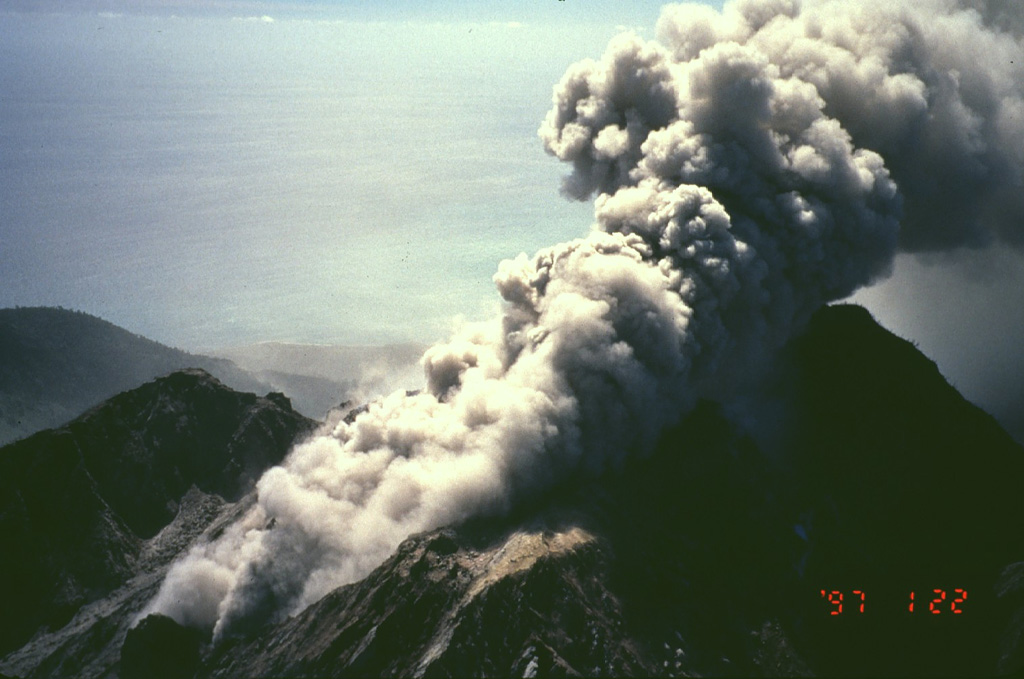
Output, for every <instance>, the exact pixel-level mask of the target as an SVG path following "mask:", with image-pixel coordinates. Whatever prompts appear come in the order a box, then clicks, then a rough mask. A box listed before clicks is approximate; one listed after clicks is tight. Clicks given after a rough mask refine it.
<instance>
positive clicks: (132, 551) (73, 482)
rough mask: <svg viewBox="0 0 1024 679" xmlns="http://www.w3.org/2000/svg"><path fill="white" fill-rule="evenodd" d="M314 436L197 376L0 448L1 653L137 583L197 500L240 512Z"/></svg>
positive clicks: (286, 413) (304, 425)
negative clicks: (241, 503) (301, 440)
mask: <svg viewBox="0 0 1024 679" xmlns="http://www.w3.org/2000/svg"><path fill="white" fill-rule="evenodd" d="M314 426H315V423H314V422H312V421H311V420H308V419H306V418H304V417H302V416H301V415H299V414H298V413H296V412H295V411H294V410H292V408H291V406H290V404H289V403H288V401H287V399H286V398H284V397H283V396H282V395H280V394H269V395H268V396H266V397H258V396H256V395H254V394H242V393H239V392H235V391H232V390H229V389H227V388H226V387H225V386H224V385H223V384H221V383H220V382H219V381H217V380H216V379H215V378H213V377H212V376H210V375H209V374H208V373H206V372H204V371H201V370H198V369H193V370H187V371H182V372H177V373H172V374H171V375H168V376H166V377H162V378H158V379H156V380H154V381H152V382H148V383H146V384H144V385H142V386H140V387H138V388H136V389H134V390H131V391H128V392H125V393H122V394H120V395H118V396H115V397H114V398H112V399H109V400H108V401H106V402H104V403H103V404H100V405H99V406H96V407H94V408H92V409H90V410H88V411H87V412H86V413H84V414H83V415H81V416H80V417H78V418H76V419H75V420H72V421H71V422H69V423H67V424H66V425H64V426H62V427H60V428H57V429H52V430H45V431H43V432H39V433H37V434H34V435H32V436H29V437H27V438H25V439H21V440H19V441H16V442H14V443H11V444H9V445H7V446H4V447H2V448H0V535H2V536H3V537H4V546H5V549H4V557H3V558H0V598H2V599H3V600H4V601H5V610H6V614H5V616H4V623H3V625H2V626H0V653H4V652H7V651H10V650H13V649H14V648H17V647H18V646H20V645H21V644H23V643H24V642H25V641H27V640H28V638H29V637H30V636H31V635H32V634H33V633H35V631H36V630H38V629H39V628H42V627H48V628H49V629H51V630H53V629H58V628H60V627H61V626H63V625H64V624H66V623H67V622H68V621H69V620H70V619H71V617H72V616H73V615H74V614H75V613H76V612H77V611H78V610H79V609H80V608H81V607H82V606H84V605H86V604H88V603H90V602H92V601H96V600H98V599H100V598H103V597H104V596H106V595H107V594H109V593H110V592H112V591H114V590H115V589H117V588H118V587H119V586H120V585H122V584H123V583H124V582H126V581H127V580H129V579H131V578H132V577H133V576H134V575H135V574H136V572H137V568H138V567H139V565H140V564H142V563H145V562H146V560H147V559H150V560H151V558H152V555H150V556H147V549H148V546H149V545H150V543H151V542H152V540H153V539H154V538H156V537H157V536H158V535H159V534H160V533H161V531H162V530H163V529H164V528H166V526H168V525H170V524H171V523H173V522H174V520H175V517H176V516H177V515H178V514H179V513H180V510H181V507H182V503H183V501H184V499H185V498H186V496H188V494H189V491H190V489H195V490H196V492H198V493H200V494H201V495H202V496H203V497H213V496H217V497H220V498H222V499H221V502H222V503H223V502H224V501H228V502H237V501H238V500H240V499H241V498H242V496H243V495H244V493H246V492H248V491H249V490H251V488H252V486H253V485H254V483H255V481H256V479H258V478H259V475H260V473H262V471H263V470H265V469H266V468H267V467H269V466H271V465H272V464H276V463H277V462H280V460H281V459H282V458H283V457H284V455H285V453H286V452H287V451H288V449H289V448H290V446H291V443H292V441H293V440H294V439H295V437H296V436H298V435H300V434H302V433H308V432H309V431H311V430H312V429H313V427H314ZM190 502H192V503H195V502H200V500H199V499H197V498H192V499H191V500H190ZM200 504H201V502H200ZM150 551H152V550H150ZM157 551H158V552H159V551H160V550H157ZM163 551H166V549H164V550H163Z"/></svg>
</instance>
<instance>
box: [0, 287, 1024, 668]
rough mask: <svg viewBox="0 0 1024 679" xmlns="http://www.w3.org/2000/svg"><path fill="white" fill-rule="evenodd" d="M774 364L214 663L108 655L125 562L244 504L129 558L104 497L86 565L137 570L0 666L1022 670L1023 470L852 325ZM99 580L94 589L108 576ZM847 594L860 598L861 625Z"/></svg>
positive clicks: (128, 608) (900, 347) (863, 322)
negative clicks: (660, 431) (747, 387)
mask: <svg viewBox="0 0 1024 679" xmlns="http://www.w3.org/2000/svg"><path fill="white" fill-rule="evenodd" d="M776 368H777V369H776V370H775V371H774V373H773V375H772V376H771V377H770V378H769V379H768V380H767V381H766V382H765V383H764V384H762V385H761V386H760V387H759V390H758V393H756V394H748V395H747V396H746V397H745V398H744V399H742V400H737V401H736V402H735V403H730V404H727V405H724V406H723V405H719V404H714V403H702V404H700V405H699V406H698V408H697V409H696V410H695V411H694V412H692V413H691V414H690V415H688V416H687V417H686V418H685V419H684V420H683V421H682V422H681V423H680V424H679V425H678V426H677V427H675V428H673V429H672V430H670V431H668V432H666V433H665V434H664V436H663V437H662V439H661V441H660V443H659V445H658V447H657V450H656V451H655V452H654V453H653V454H652V455H651V456H650V457H648V458H646V459H643V460H632V461H631V462H630V463H628V464H627V465H626V466H625V468H624V469H623V470H620V471H618V472H615V473H609V474H607V475H606V476H605V477H602V478H599V479H589V480H588V479H576V480H574V481H573V482H571V483H568V484H564V485H563V486H561V487H559V488H556V489H553V490H552V491H550V492H548V493H547V494H545V495H543V496H540V497H535V498H533V499H532V500H531V501H530V502H529V503H526V504H521V505H520V506H519V507H518V508H517V509H516V510H515V512H514V513H513V514H512V515H509V516H506V517H501V518H489V519H474V520H470V521H468V522H465V523H463V524H461V525H457V526H450V527H446V528H442V529H439V530H437V531H432V532H428V533H426V534H422V535H418V536H413V537H411V538H410V539H409V540H407V541H406V542H404V543H403V544H402V545H401V546H400V547H399V549H398V550H397V552H396V554H395V555H394V556H393V557H392V558H391V559H389V560H388V561H387V562H386V563H384V564H383V565H382V566H381V567H380V568H378V569H377V570H376V571H374V572H373V573H372V574H371V575H370V576H369V577H367V578H366V579H364V580H363V581H361V582H357V583H353V584H351V585H348V586H346V587H342V588H339V589H337V590H335V591H334V592H332V593H331V594H329V595H328V596H327V597H325V598H324V599H322V600H321V601H319V602H317V603H316V604H314V605H312V606H311V607H309V608H308V609H306V610H305V611H303V612H302V613H300V614H298V615H296V616H295V617H293V618H291V619H288V620H286V621H284V622H282V623H280V624H276V625H269V626H265V627H263V628H259V629H251V630H248V631H247V632H246V634H245V636H242V637H235V638H231V639H227V640H225V641H224V642H223V643H221V644H219V645H218V646H216V647H213V648H211V647H208V646H207V645H205V642H204V641H203V639H202V638H201V636H199V635H196V634H192V633H189V632H188V631H187V630H183V629H181V628H180V627H179V626H177V624H176V623H174V622H173V621H170V620H168V619H161V618H150V619H148V621H143V623H142V624H140V625H139V626H138V627H137V628H136V629H135V630H133V631H131V632H128V633H127V635H126V631H127V626H128V624H129V623H130V621H131V620H132V619H133V617H134V615H136V614H137V613H138V612H139V611H141V610H142V609H143V607H144V605H145V601H147V600H148V599H149V597H151V596H152V595H153V594H155V592H156V588H157V587H158V585H159V575H160V574H161V573H162V572H163V571H160V570H159V569H155V570H152V571H146V568H151V566H145V567H142V566H139V565H137V564H143V563H151V562H150V561H147V558H149V557H147V556H146V555H147V554H148V555H152V554H155V553H159V554H162V555H163V556H162V557H161V559H160V560H159V562H160V563H162V564H166V563H167V562H168V560H169V559H170V558H172V557H173V555H174V554H177V553H181V549H183V548H184V547H182V546H181V545H187V544H189V543H190V541H191V540H194V539H195V536H196V535H197V534H198V533H197V532H196V530H195V529H194V528H184V527H181V526H184V525H185V524H189V523H190V522H191V523H194V524H196V525H199V526H201V527H205V526H209V528H208V529H207V530H219V529H218V528H216V527H217V526H222V525H223V524H224V522H226V521H229V520H230V517H231V516H232V515H233V516H239V515H240V514H241V512H242V511H244V507H245V505H246V502H248V501H251V495H250V496H248V498H249V499H248V500H245V499H243V501H242V502H239V503H238V505H236V506H235V507H234V508H230V507H229V508H226V509H225V510H224V511H227V512H234V513H233V514H225V513H224V511H220V510H219V509H218V507H219V505H216V503H213V504H210V503H209V502H208V500H207V499H206V498H209V497H211V496H207V495H203V493H202V492H201V491H199V490H198V489H195V490H193V491H190V492H189V494H188V495H187V496H186V499H183V500H182V501H181V507H182V509H181V511H180V512H179V513H178V516H177V518H176V519H175V520H174V522H173V523H172V524H171V525H170V526H168V527H165V528H164V529H163V531H162V532H161V533H159V534H158V535H157V536H156V537H154V538H152V539H150V540H149V541H142V540H141V539H140V538H139V536H138V534H137V533H135V532H134V531H135V529H133V528H131V527H130V526H129V524H128V523H127V518H126V517H122V516H121V515H120V514H117V513H115V512H114V510H113V509H111V507H114V506H115V504H116V503H117V502H127V501H128V500H130V499H131V498H125V499H122V500H117V501H115V500H113V499H111V500H109V501H108V500H106V499H103V502H104V503H106V504H105V505H102V506H101V509H102V508H103V507H105V508H106V509H104V510H103V511H107V512H109V513H110V515H111V516H112V517H113V518H112V519H111V520H112V521H115V524H110V525H113V527H112V528H109V530H105V532H102V534H101V536H100V537H101V538H102V539H103V540H106V542H105V543H104V542H102V541H98V542H97V543H96V544H112V545H114V546H115V547H113V548H111V549H116V546H117V545H118V544H120V543H118V539H119V538H120V537H123V538H124V540H127V541H128V542H129V543H132V541H134V544H136V545H142V546H141V547H136V548H135V549H136V551H137V552H138V553H140V556H138V557H135V561H134V562H133V561H132V559H131V558H125V559H124V563H126V564H127V565H128V569H129V571H130V570H131V569H132V568H135V569H136V571H135V572H136V575H135V576H134V577H133V578H132V580H131V581H129V582H128V583H127V584H125V585H123V586H122V587H121V588H119V589H117V590H115V591H114V592H113V593H112V594H111V595H109V596H108V597H106V598H103V599H99V600H97V601H94V602H93V603H92V604H89V605H88V606H85V607H83V608H82V609H81V610H80V611H79V613H78V614H77V615H76V616H75V618H74V620H72V623H71V624H70V625H69V626H68V627H67V628H66V629H65V630H62V631H61V632H60V633H55V634H53V635H49V636H47V635H43V636H41V637H37V639H35V640H33V642H31V643H30V644H28V645H27V646H25V647H24V648H23V649H21V650H19V651H17V652H16V653H14V654H12V655H10V656H8V657H7V658H4V659H3V661H0V667H3V671H5V672H8V673H11V672H14V673H16V674H21V675H25V674H27V673H29V672H32V676H40V677H42V676H67V675H69V674H75V675H80V676H114V675H116V674H117V673H118V672H120V673H121V676H124V677H132V676H154V672H156V671H160V672H163V673H164V674H165V675H167V676H171V675H173V674H174V672H180V673H181V674H180V675H179V676H193V675H195V676H200V677H205V676H216V677H249V676H282V675H284V676H394V675H402V676H406V675H415V676H466V675H498V676H510V675H513V674H514V675H516V676H547V675H560V676H566V675H570V676H571V675H584V676H597V675H606V676H607V675H611V676H621V675H644V676H651V675H654V676H683V675H691V676H692V675H704V676H709V675H710V676H717V675H730V676H737V675H739V676H754V675H768V676H780V675H808V674H824V675H829V676H834V675H847V676H870V675H874V676H879V675H881V676H894V675H914V676H921V675H926V676H928V675H933V676H943V675H947V676H948V675H957V676H960V675H990V674H992V673H994V672H996V671H997V670H998V671H1001V672H1011V671H1014V670H1020V669H1021V668H1022V667H1024V650H1022V647H1024V645H1022V644H1021V643H1020V641H1019V639H1020V638H1022V635H1021V630H1022V629H1024V622H1022V621H1024V597H1022V595H1021V591H1024V587H1022V586H1021V584H1020V583H1021V581H1024V578H1021V577H1020V573H1021V572H1022V564H1021V562H1024V532H1021V531H1020V526H1022V525H1024V507H1022V504H1024V503H1021V502H1020V501H1019V500H1018V496H1019V493H1017V494H1015V493H1014V492H1013V490H1014V488H1015V486H1016V485H1019V479H1020V478H1021V477H1022V476H1021V474H1022V472H1024V451H1022V449H1021V448H1020V447H1019V446H1017V445H1015V444H1014V443H1013V441H1012V440H1010V439H1009V437H1007V436H1006V434H1005V433H1004V432H1002V430H1001V429H1000V428H999V427H998V425H997V424H996V423H995V421H994V420H993V419H992V418H990V417H988V416H987V415H985V414H984V413H983V412H981V411H980V410H978V409H977V408H975V407H974V406H973V405H971V404H970V403H968V402H966V401H965V400H964V399H963V398H961V397H960V395H959V394H957V393H956V391H955V390H954V389H952V388H951V387H950V386H949V385H948V384H947V383H946V382H945V380H944V379H943V378H942V376H941V375H940V374H939V373H938V371H937V370H936V369H935V366H934V364H933V363H931V361H929V360H928V359H927V358H925V357H923V356H921V355H920V354H919V353H918V352H917V351H916V350H915V349H914V347H913V346H912V345H911V344H909V343H907V342H905V341H903V340H901V339H899V338H897V337H895V336H893V335H892V334H890V333H888V332H887V331H885V330H884V329H882V328H880V327H878V326H877V325H876V324H875V323H874V321H873V320H872V319H871V317H870V316H869V315H868V314H867V313H866V312H864V311H863V310H860V309H857V308H852V307H843V306H839V307H833V308H828V309H824V310H822V311H821V312H820V313H818V314H817V315H816V316H815V317H814V318H813V319H812V321H811V323H810V326H809V327H808V329H807V331H806V333H805V334H804V335H802V336H801V337H800V338H797V339H796V340H794V341H793V342H792V343H791V345H790V346H789V347H788V348H787V349H786V350H785V351H784V352H783V354H782V355H781V356H780V357H779V361H778V364H777V366H776ZM202 394H203V390H202V389H199V390H197V391H196V392H195V393H193V394H192V395H190V396H189V400H191V399H198V400H199V402H202V398H203V395H202ZM147 403H148V401H147ZM211 407H213V406H211V405H210V404H206V405H203V406H202V407H200V408H194V409H190V408H189V406H186V405H183V404H179V405H178V406H175V407H174V408H171V409H169V410H167V411H166V412H167V413H168V416H167V418H165V420H163V421H164V422H166V423H167V427H169V429H167V428H162V429H161V432H163V433H161V434H160V435H158V436H151V437H148V438H147V437H145V436H143V437H138V438H133V439H132V441H134V442H135V443H132V444H131V445H129V446H127V449H129V450H136V448H133V446H136V445H137V446H138V448H137V452H136V453H133V454H131V455H128V454H121V453H117V454H114V455H113V457H111V458H110V459H118V455H122V456H123V457H126V458H127V461H123V462H122V463H121V464H119V465H118V464H110V463H109V462H108V463H107V464H108V467H109V468H107V469H106V471H104V472H102V473H100V472H97V475H96V476H95V477H92V476H90V478H91V479H92V483H93V486H94V487H95V488H96V489H97V491H96V492H97V493H99V492H100V489H102V488H104V487H105V486H106V484H107V483H110V482H111V481H110V479H111V478H114V477H116V476H117V475H116V473H115V472H116V470H120V469H122V468H130V467H131V460H132V459H135V458H136V456H138V457H139V458H140V459H148V458H146V457H145V456H146V455H147V454H148V453H146V452H144V451H147V450H149V449H150V447H152V446H154V445H157V446H159V442H161V441H164V440H169V439H173V436H172V435H171V434H170V433H169V431H170V430H173V429H174V426H177V424H175V423H178V424H180V425H181V426H186V424H185V423H188V422H190V421H192V420H193V419H194V418H197V417H201V416H202V413H204V412H207V411H209V410H210V409H211ZM157 411H159V412H161V413H163V412H164V411H163V410H160V409H157ZM134 412H137V413H138V419H137V420H136V419H133V415H131V413H134ZM145 412H147V411H146V409H145V406H144V405H143V404H129V403H128V402H125V404H124V405H123V410H122V411H120V414H119V415H117V417H119V418H122V419H124V420H125V421H129V422H135V423H137V422H141V421H144V420H147V419H149V416H144V415H143V414H144V413H145ZM148 412H153V411H148ZM156 419H158V420H159V419H160V417H159V416H158V417H156ZM133 426H134V425H133ZM228 445H230V443H229V444H228ZM98 456H99V457H103V456H102V455H101V454H98ZM87 457H88V456H87V455H84V454H83V455H82V460H83V462H82V464H83V465H84V464H85V462H84V460H85V459H86V458H87ZM185 458H187V455H185V456H184V457H183V459H185ZM73 459H74V458H73V457H72V460H73ZM153 464H158V462H154V463H153ZM188 464H193V465H194V464H198V463H196V462H189V463H188ZM184 466H185V465H184V463H182V464H181V465H178V466H176V467H173V469H170V470H169V471H168V472H167V474H169V476H170V477H172V478H173V477H174V474H175V473H180V470H181V469H183V468H184ZM242 468H244V465H242ZM174 469H178V470H179V472H175V471H174ZM203 469H204V471H203V473H204V474H210V475H211V479H212V481H211V483H225V482H226V481H225V479H228V478H229V477H230V473H229V472H228V467H227V466H225V465H224V464H221V463H217V464H212V465H209V466H208V467H203ZM231 469H235V467H234V466H231ZM124 478H130V479H132V480H131V483H139V484H141V485H142V486H143V487H145V488H146V489H147V491H146V492H147V493H152V494H154V495H157V496H159V497H164V495H166V494H170V495H173V492H176V491H172V490H168V489H165V488H164V487H163V486H162V485H161V484H162V483H163V482H162V481H159V480H158V479H156V478H153V479H150V478H148V477H146V475H145V474H141V473H140V475H137V476H132V475H126V476H125V477H124ZM167 483H170V482H167ZM176 487H177V486H175V488H176ZM213 487H214V485H210V486H207V488H213ZM49 492H57V491H55V490H53V491H49ZM161 494H164V495H161ZM204 503H205V504H204ZM158 505H159V502H154V503H151V504H146V505H145V507H146V508H145V509H144V510H143V509H139V510H135V509H133V510H131V511H132V512H136V511H138V512H141V513H142V514H143V515H145V513H146V512H149V511H155V509H154V508H156V507H157V506H158ZM118 506H124V505H118ZM203 507H206V508H205V509H203ZM119 511H128V510H119ZM218 512H219V513H218ZM104 516H105V515H104ZM191 516H194V517H199V518H196V519H190V518H188V517H191ZM215 516H219V518H216V522H215V523H213V524H211V523H210V521H213V520H214V517H215ZM200 519H201V520H200ZM54 521H55V522H59V519H54ZM116 521H120V523H116ZM179 524H181V526H179ZM104 525H108V524H104ZM190 525H191V524H190ZM168 531H170V532H168ZM174 535H178V536H181V537H173V536H174ZM83 539H84V538H83ZM88 540H90V541H92V540H94V538H88ZM162 545H163V546H162ZM165 545H173V546H174V547H173V548H170V547H166V546H165ZM52 549H53V550H54V553H58V554H59V549H58V547H57V546H54V547H52ZM124 549H125V550H126V553H129V554H130V552H131V549H130V545H129V546H128V547H125V548H124ZM47 558H53V557H50V556H47ZM105 567H107V568H110V569H111V570H113V571H115V572H116V570H117V567H118V562H116V560H114V561H111V562H110V563H109V564H107V565H106V566H105ZM115 579H116V578H115ZM936 588H942V590H941V591H945V592H948V593H949V595H950V596H949V597H948V598H947V599H946V600H945V601H944V602H942V604H941V606H940V607H939V608H941V610H940V612H939V614H933V613H931V612H930V611H929V600H930V599H931V598H932V597H933V590H934V589H936ZM957 588H960V589H964V590H966V591H967V592H969V594H970V596H969V597H968V598H967V599H966V600H964V601H963V602H961V604H960V606H961V610H963V614H962V615H958V614H954V613H953V612H952V609H951V608H948V607H947V606H949V605H950V604H951V603H952V601H951V600H952V599H953V598H954V597H953V595H954V593H955V590H956V589H957ZM823 589H825V590H828V591H829V592H831V591H832V590H836V591H842V592H845V593H846V596H847V597H848V598H847V602H846V608H845V612H844V613H843V614H842V615H836V616H833V615H831V613H832V612H835V610H836V608H835V606H833V605H831V604H830V603H829V602H828V601H827V600H826V599H825V598H823V597H821V596H820V595H819V592H821V590H823ZM854 590H857V591H864V592H866V593H867V598H866V600H865V606H866V608H865V612H864V613H863V614H860V613H859V612H858V611H857V610H856V609H857V602H858V599H857V598H856V595H855V594H854ZM910 591H915V592H916V593H917V594H918V597H919V598H918V600H917V609H916V610H917V612H916V613H914V614H910V613H909V611H908V598H907V596H908V593H909V592H910ZM0 595H2V594H0ZM122 639H123V640H124V657H123V662H121V664H120V665H119V660H118V658H119V653H120V643H121V640H122ZM33 668H34V669H33Z"/></svg>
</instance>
